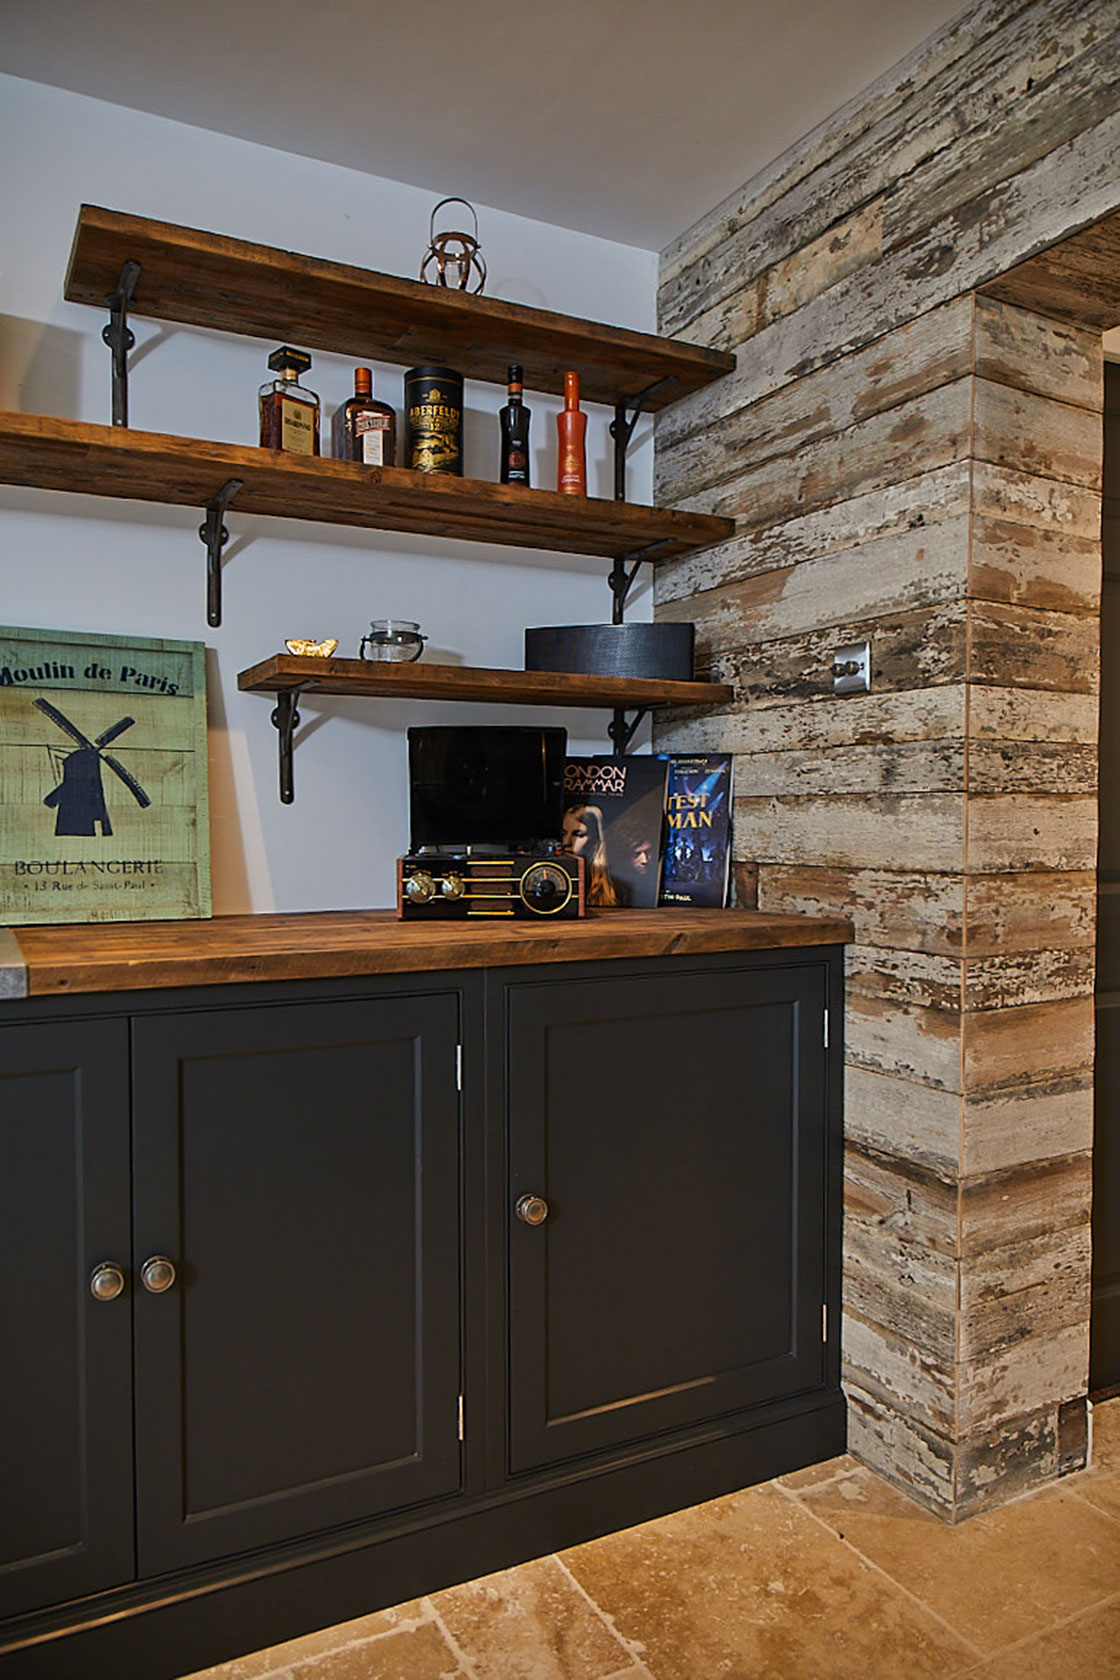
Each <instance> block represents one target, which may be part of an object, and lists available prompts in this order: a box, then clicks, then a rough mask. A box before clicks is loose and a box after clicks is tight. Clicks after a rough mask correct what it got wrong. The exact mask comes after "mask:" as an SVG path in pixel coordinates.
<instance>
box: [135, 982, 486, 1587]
mask: <svg viewBox="0 0 1120 1680" xmlns="http://www.w3.org/2000/svg"><path fill="white" fill-rule="evenodd" d="M457 1023H458V1009H457V1000H456V998H455V997H454V996H453V995H450V994H443V995H439V996H427V997H417V998H397V999H391V1000H374V1001H369V1002H366V1001H360V1002H350V1001H346V1002H339V1003H330V1002H324V1003H315V1004H311V1005H307V1006H302V1007H301V1006H288V1005H283V1006H277V1007H272V1008H255V1009H254V1008H248V1009H237V1010H229V1011H226V1012H218V1011H205V1012H200V1013H197V1014H189V1015H183V1016H179V1017H156V1018H150V1019H146V1020H143V1021H139V1022H137V1023H136V1027H135V1035H136V1036H135V1042H134V1056H135V1074H136V1076H135V1086H136V1098H135V1101H136V1144H135V1151H136V1154H135V1160H136V1185H137V1194H136V1205H137V1214H136V1231H137V1249H136V1264H137V1267H138V1268H139V1267H140V1266H141V1265H142V1264H143V1261H144V1259H145V1258H146V1257H147V1256H148V1255H150V1254H152V1253H163V1254H166V1255H167V1256H169V1257H170V1258H171V1259H172V1260H173V1261H174V1263H175V1265H176V1266H177V1267H178V1271H179V1275H178V1279H177V1281H176V1283H175V1284H174V1285H173V1287H172V1288H171V1289H170V1290H169V1291H168V1292H167V1293H166V1294H162V1295H147V1294H145V1293H144V1292H143V1291H142V1290H141V1291H140V1292H138V1298H137V1416H138V1447H137V1480H138V1509H139V1531H138V1532H139V1542H140V1565H141V1569H142V1571H143V1572H145V1573H150V1572H152V1571H155V1570H159V1569H164V1568H168V1567H171V1566H173V1565H176V1564H181V1563H186V1562H191V1561H195V1560H199V1559H202V1558H207V1557H213V1556H217V1555H220V1554H222V1553H225V1552H230V1551H237V1550H242V1549H245V1548H247V1547H250V1546H254V1545H259V1544H264V1543H267V1542H269V1541H273V1540H278V1539H282V1538H286V1537H289V1536H294V1535H298V1534H301V1533H305V1532H309V1531H312V1530H314V1529H317V1528H326V1527H331V1526H333V1525H335V1524H338V1523H343V1522H348V1521H354V1520H356V1519H360V1518H363V1517H367V1516H371V1515H374V1514H376V1513H378V1512H380V1511H383V1510H387V1509H391V1508H394V1507H396V1506H400V1505H405V1504H409V1503H411V1502H413V1501H416V1500H421V1499H426V1498H430V1497H432V1496H434V1495H436V1494H441V1493H447V1492H452V1491H454V1490H455V1489H456V1488H457V1487H458V1485H459V1441H458V1427H457V1421H458V1394H459V1328H458V1326H459V1237H458V1092H457V1088H456V1074H455V1047H456V1043H457Z"/></svg>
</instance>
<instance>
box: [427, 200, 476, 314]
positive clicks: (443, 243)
mask: <svg viewBox="0 0 1120 1680" xmlns="http://www.w3.org/2000/svg"><path fill="white" fill-rule="evenodd" d="M445 204H463V205H466V208H467V209H468V210H469V211H470V213H471V217H472V219H473V221H474V233H473V234H470V233H458V232H454V231H451V230H450V229H449V230H448V231H447V232H446V233H437V232H436V217H437V215H438V214H439V212H440V211H441V210H442V209H443V207H444V205H445ZM429 233H430V235H431V237H430V239H429V241H428V249H427V250H426V251H425V253H424V260H423V262H422V263H421V264H420V278H421V280H426V281H427V282H428V284H429V285H432V286H454V287H455V288H456V289H457V290H458V291H460V292H467V291H470V292H481V291H482V288H483V287H484V286H485V284H486V264H485V262H484V261H483V260H482V251H481V249H480V248H479V243H478V217H477V216H476V215H475V212H474V206H473V205H471V204H468V203H467V200H466V199H465V198H441V199H440V201H439V203H438V204H437V205H436V207H435V209H434V210H433V211H432V219H431V222H430V224H429ZM433 265H434V268H435V273H434V275H431V274H429V272H428V271H429V269H431V268H432V267H433ZM472 273H473V274H474V275H475V277H476V284H475V285H473V286H468V284H467V282H468V280H469V279H470V277H471V275H472Z"/></svg>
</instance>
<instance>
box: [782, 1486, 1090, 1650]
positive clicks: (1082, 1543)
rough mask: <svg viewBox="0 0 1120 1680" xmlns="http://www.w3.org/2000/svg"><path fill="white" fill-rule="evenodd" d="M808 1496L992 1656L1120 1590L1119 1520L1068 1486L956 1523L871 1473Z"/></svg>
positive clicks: (835, 1524) (811, 1505)
mask: <svg viewBox="0 0 1120 1680" xmlns="http://www.w3.org/2000/svg"><path fill="white" fill-rule="evenodd" d="M799 1497H800V1498H801V1500H802V1502H803V1504H804V1505H805V1506H806V1508H807V1509H809V1510H812V1511H814V1512H815V1513H816V1514H817V1515H818V1516H819V1517H821V1518H822V1520H823V1521H825V1522H827V1523H828V1524H829V1526H830V1527H832V1528H833V1529H835V1531H836V1532H837V1534H840V1535H842V1536H843V1537H844V1539H846V1540H847V1541H848V1542H849V1543H850V1544H851V1545H852V1546H854V1547H855V1548H856V1549H857V1550H858V1551H859V1552H861V1553H862V1554H863V1555H864V1557H867V1558H869V1559H871V1561H872V1562H874V1563H876V1564H878V1565H879V1567H880V1568H881V1569H883V1570H885V1572H886V1573H887V1574H888V1575H890V1576H891V1577H892V1578H893V1579H894V1580H896V1581H898V1582H899V1583H900V1584H901V1585H902V1586H905V1587H907V1588H908V1589H909V1590H910V1591H911V1592H912V1593H914V1594H915V1595H916V1596H917V1597H918V1598H920V1599H921V1601H922V1602H923V1603H924V1604H928V1605H929V1607H930V1608H931V1609H932V1610H935V1611H936V1612H937V1614H938V1615H940V1616H941V1617H943V1618H944V1620H945V1621H946V1622H948V1623H949V1625H950V1626H951V1627H954V1628H956V1630H957V1631H958V1632H959V1633H960V1634H961V1635H962V1636H963V1637H964V1638H965V1639H968V1640H970V1641H971V1642H972V1643H973V1644H975V1645H977V1646H978V1647H979V1648H980V1650H981V1651H983V1652H984V1653H985V1654H986V1655H989V1656H991V1655H994V1654H995V1653H996V1652H997V1651H1001V1650H1003V1649H1004V1648H1005V1647H1006V1646H1008V1645H1012V1644H1014V1643H1015V1642H1016V1641H1018V1640H1020V1639H1026V1638H1028V1637H1029V1636H1030V1635H1031V1634H1037V1633H1041V1632H1043V1631H1044V1630H1045V1629H1046V1628H1048V1627H1050V1626H1052V1625H1053V1623H1055V1622H1057V1621H1060V1620H1063V1619H1065V1618H1066V1617H1069V1616H1073V1615H1076V1614H1077V1613H1078V1612H1079V1611H1081V1610H1084V1609H1086V1608H1087V1607H1088V1606H1089V1605H1092V1604H1096V1603H1099V1602H1100V1600H1102V1599H1105V1598H1109V1597H1110V1596H1112V1595H1113V1594H1114V1593H1120V1544H1118V1538H1120V1537H1118V1534H1117V1528H1116V1524H1115V1523H1114V1522H1112V1521H1111V1519H1109V1518H1107V1517H1106V1516H1104V1515H1103V1514H1102V1513H1101V1512H1100V1511H1096V1510H1094V1509H1092V1508H1091V1507H1090V1506H1089V1505H1086V1504H1084V1503H1083V1502H1082V1500H1081V1499H1080V1498H1078V1497H1076V1496H1074V1495H1073V1494H1071V1493H1068V1492H1065V1491H1063V1490H1060V1489H1049V1490H1047V1491H1045V1492H1043V1493H1039V1494H1034V1495H1032V1496H1031V1497H1030V1498H1027V1499H1022V1500H1018V1501H1017V1502H1015V1503H1014V1504H1011V1505H1006V1506H1003V1507H1002V1508H1000V1509H997V1510H995V1511H988V1512H984V1513H982V1514H981V1515H979V1516H975V1517H970V1518H969V1519H968V1520H967V1521H966V1522H963V1523H959V1524H957V1525H956V1527H950V1526H949V1525H947V1524H945V1523H943V1522H941V1521H940V1520H939V1519H938V1518H937V1517H934V1516H931V1515H930V1514H929V1513H928V1512H925V1511H922V1510H920V1509H919V1508H918V1507H917V1506H915V1505H913V1504H912V1503H911V1502H910V1501H909V1500H908V1499H906V1498H905V1497H904V1496H903V1495H902V1494H900V1493H896V1492H895V1490H894V1489H893V1488H890V1487H888V1486H887V1485H886V1483H885V1482H882V1481H880V1480H879V1478H878V1477H877V1476H875V1475H873V1474H872V1472H871V1471H870V1470H864V1469H860V1470H857V1471H855V1472H854V1473H853V1474H852V1475H851V1476H845V1477H841V1478H840V1479H839V1480H838V1481H834V1482H829V1483H824V1484H822V1485H821V1487H820V1488H817V1489H814V1488H810V1489H808V1490H807V1491H806V1492H805V1493H803V1494H801V1495H800V1496H799Z"/></svg>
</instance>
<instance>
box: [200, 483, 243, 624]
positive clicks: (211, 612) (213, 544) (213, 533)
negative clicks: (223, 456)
mask: <svg viewBox="0 0 1120 1680" xmlns="http://www.w3.org/2000/svg"><path fill="white" fill-rule="evenodd" d="M244 488H245V480H244V479H242V478H229V479H227V480H226V482H225V483H224V484H223V485H222V488H221V489H220V490H219V491H218V494H217V495H216V496H211V498H210V500H209V501H208V502H207V503H206V504H205V507H206V518H205V520H204V521H203V523H202V524H201V525H200V526H199V527H198V534H199V536H200V537H201V539H202V541H203V542H204V543H205V544H206V622H207V624H210V625H213V626H214V627H215V628H216V627H217V626H218V625H219V624H220V623H221V622H222V549H223V548H224V547H225V545H226V543H227V542H228V541H229V532H228V531H227V530H226V528H225V526H224V524H223V523H222V516H223V514H224V513H225V511H226V509H227V508H228V506H229V504H230V503H231V502H232V501H233V498H234V497H235V496H236V495H237V492H238V491H239V490H243V489H244Z"/></svg>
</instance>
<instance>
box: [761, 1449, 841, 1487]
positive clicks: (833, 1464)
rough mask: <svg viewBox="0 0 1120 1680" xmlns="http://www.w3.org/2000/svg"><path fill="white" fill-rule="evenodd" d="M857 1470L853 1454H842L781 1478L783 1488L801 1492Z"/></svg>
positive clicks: (779, 1478)
mask: <svg viewBox="0 0 1120 1680" xmlns="http://www.w3.org/2000/svg"><path fill="white" fill-rule="evenodd" d="M856 1468H857V1463H856V1460H855V1459H854V1458H853V1457H852V1455H851V1453H841V1454H840V1457H839V1458H826V1459H825V1461H824V1463H823V1464H810V1465H808V1466H807V1467H806V1468H805V1469H804V1470H791V1471H790V1473H789V1475H788V1476H779V1477H778V1481H779V1482H780V1483H781V1485H782V1487H785V1488H792V1489H793V1491H794V1492H795V1493H796V1492H799V1491H800V1490H801V1489H802V1488H809V1487H816V1485H817V1483H818V1482H831V1481H834V1480H835V1478H836V1477H837V1476H843V1475H846V1474H847V1472H848V1471H849V1470H855V1469H856Z"/></svg>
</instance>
